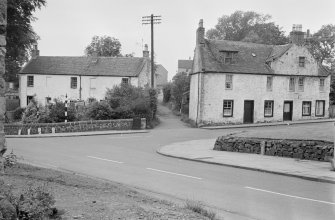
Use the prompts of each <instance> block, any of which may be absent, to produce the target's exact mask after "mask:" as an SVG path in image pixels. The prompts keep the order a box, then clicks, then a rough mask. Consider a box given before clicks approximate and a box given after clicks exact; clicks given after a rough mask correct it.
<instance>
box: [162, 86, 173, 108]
mask: <svg viewBox="0 0 335 220" xmlns="http://www.w3.org/2000/svg"><path fill="white" fill-rule="evenodd" d="M171 88H172V83H170V82H169V83H166V84H165V85H164V86H163V102H164V103H168V102H169V101H170V99H171Z"/></svg>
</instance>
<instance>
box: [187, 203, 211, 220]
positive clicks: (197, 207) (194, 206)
mask: <svg viewBox="0 0 335 220" xmlns="http://www.w3.org/2000/svg"><path fill="white" fill-rule="evenodd" d="M185 208H187V209H189V210H191V211H193V212H195V213H198V214H200V215H202V216H204V217H206V218H209V219H211V220H215V219H216V213H215V212H214V211H212V210H208V209H206V208H205V207H204V205H203V204H202V203H201V202H199V201H191V200H187V201H186V205H185Z"/></svg>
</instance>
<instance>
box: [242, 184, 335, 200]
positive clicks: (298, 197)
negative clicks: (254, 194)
mask: <svg viewBox="0 0 335 220" xmlns="http://www.w3.org/2000/svg"><path fill="white" fill-rule="evenodd" d="M245 188H247V189H251V190H256V191H261V192H266V193H271V194H275V195H279V196H287V197H291V198H295V199H303V200H308V201H312V202H319V203H325V204H329V205H335V203H334V202H327V201H322V200H316V199H309V198H305V197H300V196H292V195H288V194H283V193H278V192H272V191H268V190H264V189H257V188H253V187H249V186H246V187H245Z"/></svg>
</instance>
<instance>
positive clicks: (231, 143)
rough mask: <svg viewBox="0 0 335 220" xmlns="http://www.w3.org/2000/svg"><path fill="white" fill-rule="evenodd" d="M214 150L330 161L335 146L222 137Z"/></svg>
mask: <svg viewBox="0 0 335 220" xmlns="http://www.w3.org/2000/svg"><path fill="white" fill-rule="evenodd" d="M214 150H219V151H232V152H241V153H253V154H264V155H269V156H279V157H291V158H298V159H305V160H318V161H328V160H329V158H331V157H333V155H334V144H333V143H332V142H326V141H315V140H279V139H264V138H245V137H230V136H221V137H218V138H217V139H216V142H215V145H214Z"/></svg>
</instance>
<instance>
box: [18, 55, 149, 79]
mask: <svg viewBox="0 0 335 220" xmlns="http://www.w3.org/2000/svg"><path fill="white" fill-rule="evenodd" d="M144 64H145V58H136V57H52V56H39V57H37V58H35V59H32V60H30V61H29V62H28V63H27V65H26V66H25V67H24V68H23V69H22V70H21V71H20V73H22V74H50V75H88V76H128V77H130V76H138V75H139V74H140V72H141V70H142V69H143V67H144Z"/></svg>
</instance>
